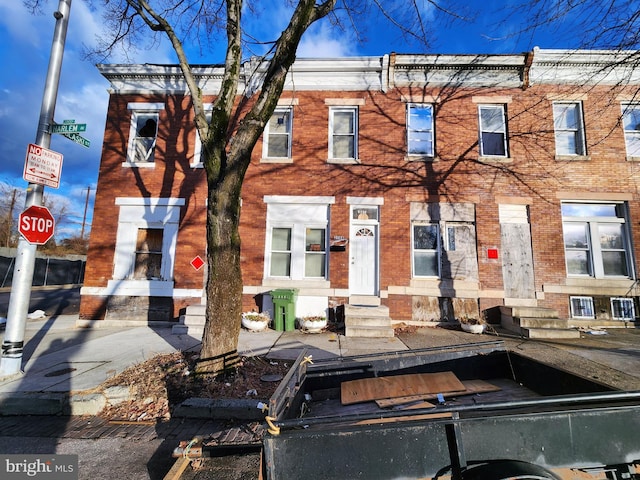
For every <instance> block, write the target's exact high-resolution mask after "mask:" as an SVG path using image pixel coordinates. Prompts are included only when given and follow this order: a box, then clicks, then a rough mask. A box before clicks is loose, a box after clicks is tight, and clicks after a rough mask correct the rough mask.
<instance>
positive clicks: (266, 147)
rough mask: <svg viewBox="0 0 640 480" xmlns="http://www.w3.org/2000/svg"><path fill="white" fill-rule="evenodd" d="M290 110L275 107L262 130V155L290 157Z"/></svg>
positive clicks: (267, 156)
mask: <svg viewBox="0 0 640 480" xmlns="http://www.w3.org/2000/svg"><path fill="white" fill-rule="evenodd" d="M292 125H293V123H292V110H291V109H290V108H277V109H276V110H275V111H274V112H273V115H272V116H271V118H270V119H269V122H268V123H267V126H266V127H265V130H264V142H263V153H262V156H263V157H266V158H291V138H292Z"/></svg>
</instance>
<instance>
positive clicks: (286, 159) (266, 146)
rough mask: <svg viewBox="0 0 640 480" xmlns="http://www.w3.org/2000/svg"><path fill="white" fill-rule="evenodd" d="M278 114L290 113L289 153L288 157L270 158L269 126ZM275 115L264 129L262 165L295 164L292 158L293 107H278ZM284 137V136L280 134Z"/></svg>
mask: <svg viewBox="0 0 640 480" xmlns="http://www.w3.org/2000/svg"><path fill="white" fill-rule="evenodd" d="M278 112H280V113H288V114H289V129H288V131H287V133H286V135H287V136H288V137H289V142H288V151H287V156H286V157H270V156H269V155H268V152H269V135H270V134H269V124H270V123H271V118H273V115H276V114H277V113H278ZM273 115H272V116H271V118H270V119H269V121H268V122H267V125H266V126H265V128H264V132H263V134H262V138H263V140H262V159H261V160H260V161H261V162H262V163H293V157H292V153H291V152H292V144H293V108H292V107H284V106H283V107H280V106H278V107H276V109H275V110H274V112H273ZM280 135H284V134H280Z"/></svg>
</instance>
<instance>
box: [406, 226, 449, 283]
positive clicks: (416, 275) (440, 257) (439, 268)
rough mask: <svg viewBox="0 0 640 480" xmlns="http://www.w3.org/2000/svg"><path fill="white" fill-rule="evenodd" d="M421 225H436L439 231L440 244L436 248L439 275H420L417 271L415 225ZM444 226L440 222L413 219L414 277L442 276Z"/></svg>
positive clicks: (412, 269)
mask: <svg viewBox="0 0 640 480" xmlns="http://www.w3.org/2000/svg"><path fill="white" fill-rule="evenodd" d="M419 225H433V226H434V227H436V231H437V232H438V245H437V247H436V249H435V252H436V254H437V261H438V265H437V266H438V273H437V275H418V274H417V273H416V271H415V252H416V249H415V241H414V237H413V236H414V227H415V226H419ZM441 228H442V226H441V225H440V222H430V221H424V220H413V221H412V222H411V276H412V278H418V279H423V278H424V279H431V278H441V276H442V261H441V259H442V243H443V240H444V239H443V236H442V231H441ZM419 251H432V250H419Z"/></svg>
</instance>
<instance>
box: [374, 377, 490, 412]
mask: <svg viewBox="0 0 640 480" xmlns="http://www.w3.org/2000/svg"><path fill="white" fill-rule="evenodd" d="M462 385H464V390H463V391H461V392H438V393H442V394H443V395H444V396H445V397H451V396H456V397H458V396H461V395H475V394H477V393H488V392H497V391H500V390H501V388H500V387H498V386H496V385H493V384H491V383H489V382H487V381H485V380H462ZM436 395H437V394H425V395H412V396H408V397H397V398H381V399H379V400H376V403H377V404H378V406H379V407H380V408H389V407H395V406H398V405H403V404H407V403H413V402H418V401H420V400H431V399H434V398H436Z"/></svg>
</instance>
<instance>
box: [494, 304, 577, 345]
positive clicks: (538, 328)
mask: <svg viewBox="0 0 640 480" xmlns="http://www.w3.org/2000/svg"><path fill="white" fill-rule="evenodd" d="M500 324H501V325H502V328H504V329H506V330H509V331H511V332H514V333H517V334H518V335H520V336H522V337H525V338H580V332H579V331H578V330H576V329H574V328H571V326H570V324H569V320H568V319H564V318H559V315H558V311H557V310H554V309H551V308H543V307H520V306H514V307H510V306H501V307H500Z"/></svg>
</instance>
